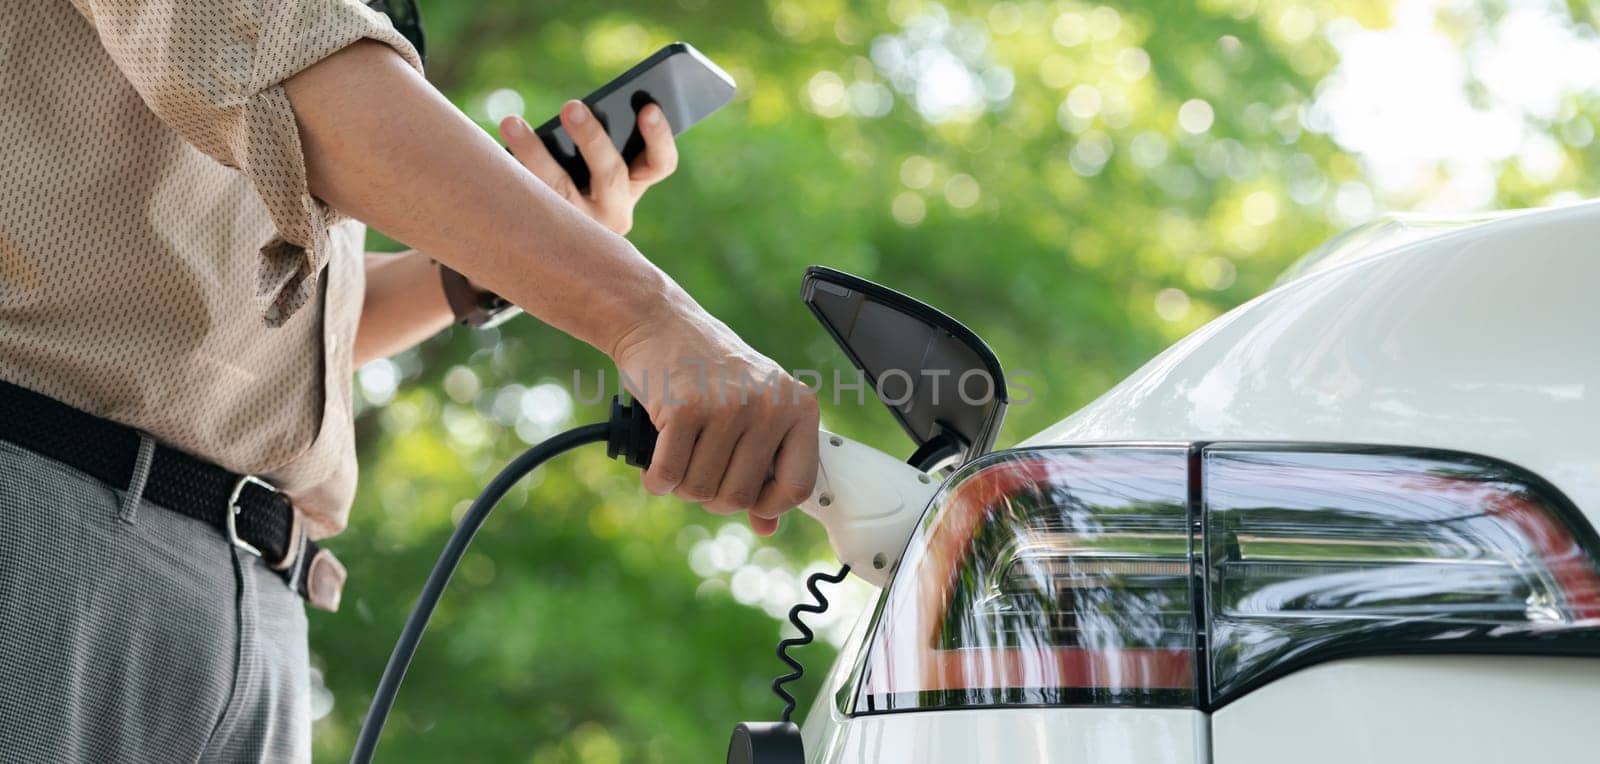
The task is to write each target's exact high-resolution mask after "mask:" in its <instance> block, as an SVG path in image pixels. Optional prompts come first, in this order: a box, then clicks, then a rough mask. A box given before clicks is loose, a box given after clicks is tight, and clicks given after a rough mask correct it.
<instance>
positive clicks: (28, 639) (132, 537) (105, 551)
mask: <svg viewBox="0 0 1600 764" xmlns="http://www.w3.org/2000/svg"><path fill="white" fill-rule="evenodd" d="M0 426H4V425H3V423H0ZM148 462H149V460H148V458H143V459H140V466H141V468H142V469H143V470H148ZM143 483H144V479H143V475H139V474H136V475H135V479H134V481H133V484H134V485H133V487H132V489H131V490H130V491H128V492H123V491H117V490H113V489H111V488H109V487H107V486H106V485H104V484H103V483H100V482H99V481H97V480H95V479H93V478H91V477H88V476H87V475H84V474H83V473H81V472H78V471H76V470H74V469H72V468H70V467H67V466H65V465H62V464H60V463H58V462H56V461H53V460H50V459H46V458H44V457H42V456H39V455H37V454H34V453H32V452H29V451H25V450H23V449H21V448H17V447H15V446H13V445H11V444H9V443H5V442H3V441H0V762H29V763H30V764H31V763H32V762H124V761H126V762H195V761H203V762H212V761H217V762H238V761H252V762H253V761H270V762H299V761H309V760H310V758H311V732H310V726H311V721H310V714H309V708H310V695H309V688H308V665H307V656H306V617H305V610H304V607H303V605H302V604H301V601H300V598H299V597H298V596H296V595H295V594H294V593H293V592H291V591H289V588H288V586H287V585H286V584H285V583H284V581H283V579H282V578H280V577H279V576H278V575H277V574H276V573H274V572H272V571H271V570H269V569H268V568H267V567H266V566H265V565H264V564H263V563H262V562H261V561H260V560H259V559H257V558H255V557H254V556H252V555H250V554H249V553H248V552H243V551H240V550H236V549H234V548H233V547H232V546H231V545H230V544H228V542H227V539H226V538H225V537H224V536H223V535H222V533H221V532H220V531H219V530H217V529H214V528H212V527H210V526H208V525H206V524H204V523H202V522H199V521H197V520H193V519H190V518H188V517H185V516H183V515H180V514H178V513H176V512H172V511H169V510H166V509H163V508H161V507H158V506H155V505H153V504H150V503H148V502H146V501H144V500H143V499H142V497H140V496H139V495H137V494H138V493H139V492H141V491H142V485H143Z"/></svg>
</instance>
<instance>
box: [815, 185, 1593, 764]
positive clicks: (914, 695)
mask: <svg viewBox="0 0 1600 764" xmlns="http://www.w3.org/2000/svg"><path fill="white" fill-rule="evenodd" d="M845 291H847V290H843V289H841V288H839V287H838V286H837V285H834V286H831V287H829V286H824V287H823V292H824V293H827V294H835V295H837V294H840V293H843V292H845ZM809 295H810V290H808V301H809ZM823 296H826V294H824V295H823ZM811 302H812V307H813V309H814V310H817V311H818V315H819V317H822V318H823V320H824V323H825V324H828V325H829V327H830V329H831V330H833V331H834V333H835V336H836V337H837V338H839V339H840V341H841V344H844V345H845V346H846V349H847V350H851V351H852V352H851V355H852V359H853V360H855V361H856V363H857V364H858V365H860V366H862V367H863V368H864V369H866V370H867V371H868V372H869V374H872V373H873V372H874V365H875V363H877V362H876V361H875V360H874V358H873V357H872V356H873V354H874V353H875V352H878V351H882V352H892V351H893V349H894V348H895V347H902V349H903V346H904V345H905V343H898V344H897V343H896V342H889V341H884V340H882V339H881V338H880V339H878V340H873V339H872V338H871V337H867V336H866V335H869V334H871V332H870V331H865V330H864V329H863V327H862V326H861V325H855V326H854V328H853V329H852V328H851V327H850V326H845V327H844V328H841V326H840V325H839V323H838V321H837V320H835V321H833V322H832V323H830V319H829V317H828V316H827V315H825V314H826V313H827V311H826V310H825V309H824V308H819V306H818V304H817V303H816V302H815V301H811ZM824 307H825V306H824ZM857 307H859V306H857ZM883 312H884V313H885V314H892V313H896V312H897V311H895V310H887V311H883ZM899 312H901V313H904V312H905V311H904V310H901V311H899ZM910 314H911V315H912V316H913V318H919V319H925V320H926V321H929V322H934V323H937V322H935V321H934V319H932V318H930V317H929V316H927V315H923V314H919V313H917V312H916V311H911V312H910ZM851 320H856V319H854V318H853V319H851ZM859 320H860V321H861V322H867V318H865V317H862V318H860V319H859ZM883 321H889V319H882V320H878V319H874V323H873V325H881V324H882V323H883ZM891 323H892V321H891ZM957 326H959V325H957ZM947 329H948V327H944V330H947ZM902 330H903V327H902V328H901V329H897V330H895V331H896V332H899V333H898V334H895V333H894V332H890V333H889V334H891V335H893V336H897V337H901V338H903V337H904V331H902ZM940 337H942V338H943V339H944V340H952V339H953V340H956V341H957V342H956V344H958V345H959V344H965V345H967V346H969V347H971V348H973V349H974V350H973V352H975V353H976V354H977V355H978V356H982V355H983V354H984V353H987V348H986V347H983V346H982V344H981V341H977V340H976V338H970V339H971V340H973V341H976V345H973V344H971V343H970V342H966V340H967V339H968V338H965V337H960V336H952V335H948V332H947V334H946V335H940ZM863 338H865V339H863ZM862 342H865V343H866V347H867V349H866V350H863V349H862V347H861V345H860V343H862ZM874 342H876V347H877V351H874V350H873V347H874ZM929 342H930V343H932V341H931V340H930V341H929ZM853 344H854V345H855V347H854V348H853V349H852V345H853ZM933 344H937V343H933ZM933 344H929V345H928V347H933ZM947 344H948V342H947ZM911 345H912V346H914V347H915V348H917V349H918V352H923V350H926V348H923V346H922V345H920V344H917V343H911ZM946 349H948V347H947V348H946ZM926 355H928V354H927V353H924V356H926ZM970 361H971V359H966V361H962V362H960V363H955V366H957V367H960V365H961V363H964V362H970ZM981 361H982V359H981V358H980V361H979V363H980V364H981ZM911 362H912V363H926V361H920V362H919V361H916V360H913V361H911ZM969 365H970V363H969ZM958 370H959V368H958ZM995 371H996V373H997V374H998V368H997V367H996V368H995ZM882 381H884V380H880V382H882ZM880 387H881V385H880ZM880 392H883V391H882V390H880ZM920 394H921V393H920V392H918V395H920ZM906 397H907V398H914V400H911V401H910V402H909V403H908V404H907V405H905V406H901V407H899V408H898V409H897V410H896V414H897V415H898V416H900V417H901V422H902V424H904V425H906V427H907V430H908V432H912V434H913V435H914V437H916V438H917V440H918V442H919V443H922V444H923V445H924V449H923V451H924V453H923V454H922V457H923V458H924V459H925V460H927V463H929V464H931V463H932V461H936V460H937V459H939V458H946V459H947V460H953V461H957V462H964V463H963V464H961V465H960V466H959V467H958V468H957V469H956V471H955V473H954V475H953V476H952V477H951V478H950V479H949V480H948V481H947V482H946V483H945V484H944V486H943V487H942V488H940V489H939V491H938V493H937V495H935V497H934V498H933V500H932V503H931V504H930V505H929V507H928V509H927V511H926V512H925V514H923V516H922V518H921V520H920V522H919V524H918V525H917V528H916V531H915V532H914V534H913V535H912V538H911V541H910V544H909V545H908V546H907V547H906V549H905V551H904V553H903V555H902V556H901V558H900V561H899V563H898V567H893V566H891V568H892V571H893V572H892V575H889V574H888V571H887V570H886V571H885V575H886V577H887V578H888V581H889V583H888V585H887V586H886V587H885V588H884V589H883V591H882V593H881V595H880V597H879V600H878V602H877V605H876V607H875V608H874V609H872V611H871V612H870V613H869V614H868V615H867V616H866V617H865V618H864V619H863V622H862V623H861V624H860V626H858V627H857V629H856V630H855V633H854V634H853V636H852V637H851V638H850V639H849V640H848V642H847V643H846V645H845V647H844V649H843V651H842V653H841V655H840V656H839V659H838V661H837V663H836V665H835V666H834V667H833V668H832V670H831V671H830V673H829V675H828V677H827V679H826V680H825V684H824V687H823V690H822V692H821V694H820V695H819V696H818V697H817V698H816V699H815V700H814V701H812V703H811V704H810V706H809V709H808V716H807V718H806V721H805V723H804V725H803V735H804V739H805V747H806V759H807V760H808V761H809V762H811V763H812V764H913V763H915V764H942V763H945V762H950V763H954V762H1063V763H1070V764H1078V763H1080V762H1081V763H1082V764H1111V763H1113V762H1138V763H1140V764H1156V763H1170V764H1188V763H1190V762H1213V763H1214V764H1269V763H1270V764H1276V763H1278V762H1290V761H1293V762H1297V764H1355V763H1366V764H1388V763H1389V762H1394V763H1395V764H1399V763H1401V762H1405V763H1406V764H1412V763H1414V762H1450V763H1451V764H1472V763H1475V762H1482V763H1485V764H1487V763H1488V762H1544V761H1549V762H1576V761H1600V748H1597V746H1596V743H1595V725H1596V724H1597V723H1600V562H1597V561H1600V538H1597V536H1596V533H1595V530H1594V528H1595V526H1596V525H1600V204H1583V205H1578V206H1571V207H1565V208H1558V209H1542V210H1533V211H1526V212H1519V213H1513V214H1506V215H1500V216H1495V217H1491V218H1483V219H1479V220H1473V221H1456V222H1452V223H1447V224H1446V223H1424V222H1406V221H1400V220H1391V221H1387V222H1383V223H1380V224H1376V225H1374V226H1368V227H1366V228H1362V229H1357V230H1356V231H1355V232H1352V233H1351V234H1349V235H1346V236H1344V237H1341V238H1340V239H1338V240H1335V241H1334V242H1330V244H1329V245H1328V246H1326V247H1324V248H1323V249H1322V250H1319V251H1318V252H1317V253H1313V255H1311V256H1309V257H1308V258H1307V259H1306V260H1305V261H1303V262H1302V263H1301V264H1300V265H1297V266H1296V268H1295V269H1294V270H1292V271H1291V272H1290V274H1289V275H1288V276H1286V278H1285V280H1284V281H1282V282H1280V283H1279V284H1278V286H1276V287H1275V288H1274V289H1272V290H1271V291H1269V292H1267V293H1266V294H1264V295H1262V296H1260V297H1258V298H1257V299H1255V300H1253V301H1251V302H1249V303H1247V304H1245V305H1242V306H1240V307H1239V308H1237V309H1235V310H1233V311H1232V312H1230V313H1228V314H1227V315H1224V316H1222V317H1220V318H1218V319H1217V320H1215V321H1213V322H1211V323H1210V324H1209V325H1207V326H1205V327H1204V328H1202V329H1200V330H1199V331H1197V332H1195V333H1194V334H1193V335H1191V336H1189V337H1188V338H1186V339H1184V340H1183V341H1181V342H1179V343H1177V344H1176V345H1174V346H1173V347H1171V348H1170V349H1168V350H1167V351H1166V352H1164V353H1162V354H1161V355H1160V356H1158V357H1156V358H1155V359H1154V360H1152V361H1150V362H1149V363H1148V364H1146V365H1145V366H1144V368H1142V369H1140V370H1139V371H1138V372H1136V373H1135V374H1134V375H1133V376H1131V377H1130V378H1128V379H1127V380H1126V381H1124V382H1123V383H1121V384H1120V385H1118V386H1116V387H1115V388H1113V389H1112V390H1111V391H1109V392H1107V393H1106V394H1105V395H1103V396H1101V398H1100V399H1099V400H1097V401H1095V402H1094V403H1092V404H1091V405H1089V406H1088V407H1086V408H1084V409H1083V410H1081V411H1079V412H1077V413H1076V414H1073V415H1072V416H1069V417H1067V418H1066V419H1064V420H1062V421H1061V422H1060V423H1058V424H1056V425H1055V426H1052V427H1050V428H1049V429H1047V430H1045V431H1044V432H1041V433H1039V434H1037V435H1035V436H1033V437H1032V438H1029V439H1028V440H1027V441H1026V442H1024V443H1023V444H1021V445H1019V446H1017V447H1015V448H1009V449H1005V450H1002V451H996V452H992V453H983V452H985V451H987V449H988V445H989V442H992V439H993V435H994V432H995V431H996V430H997V428H998V424H999V422H998V419H999V418H1000V416H1001V414H1000V413H997V412H996V411H994V410H993V409H994V408H996V407H994V406H991V407H988V408H985V407H983V406H972V407H968V409H965V410H957V409H954V408H943V409H941V408H939V407H937V406H935V407H932V408H931V409H930V407H928V406H922V407H921V408H920V409H919V408H918V407H919V406H920V405H921V403H922V401H921V399H920V398H917V396H913V395H909V394H908V395H907V396H906ZM1000 399H1001V400H1000V405H999V406H998V407H997V408H999V409H1000V410H1001V412H1003V408H1004V387H1003V382H1002V384H1001V386H1000ZM930 411H931V413H930ZM952 412H954V413H952ZM919 417H920V418H919ZM963 417H965V419H962V418H963ZM957 420H962V421H957ZM941 431H942V432H943V433H944V436H943V437H944V438H945V441H946V442H945V443H944V444H943V445H942V446H941V445H940V443H939V442H938V441H939V438H940V437H941V436H940V432H941ZM952 433H953V434H952ZM986 438H987V439H988V441H989V442H985V439H986Z"/></svg>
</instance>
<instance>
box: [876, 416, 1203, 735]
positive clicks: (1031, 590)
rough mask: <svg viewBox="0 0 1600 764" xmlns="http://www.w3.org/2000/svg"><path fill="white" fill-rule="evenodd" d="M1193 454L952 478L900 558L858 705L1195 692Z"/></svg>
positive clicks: (1058, 453) (1000, 461)
mask: <svg viewBox="0 0 1600 764" xmlns="http://www.w3.org/2000/svg"><path fill="white" fill-rule="evenodd" d="M1185 464H1186V457H1185V452H1184V450H1183V449H1181V448H1131V447H1130V448H1096V449H1053V450H1048V451H1037V452H1021V453H1014V454H1009V455H1002V456H998V457H994V458H991V459H989V460H987V461H985V462H984V463H982V464H979V465H975V466H974V467H972V468H969V469H968V470H967V471H966V472H965V473H964V474H963V475H960V476H958V477H957V478H955V479H953V480H951V481H950V483H949V484H948V485H947V488H946V489H945V490H944V492H943V493H942V494H941V496H940V497H938V498H935V500H934V506H935V507H936V508H937V509H936V510H935V511H932V512H930V513H929V515H928V516H927V517H925V518H924V520H923V524H922V526H921V527H920V529H919V531H918V533H917V534H916V536H915V538H913V540H912V542H911V545H910V546H909V547H908V548H907V551H906V556H905V557H904V559H902V560H901V563H900V569H899V571H898V572H897V574H896V578H895V581H894V583H893V585H892V586H891V588H890V590H889V593H888V595H887V599H886V601H885V603H884V608H883V611H882V612H881V615H880V619H879V633H878V635H877V638H876V639H875V640H874V642H873V646H872V648H871V650H870V651H869V654H868V655H867V658H866V664H865V666H864V668H863V671H864V673H863V675H862V690H861V695H860V701H859V703H858V704H857V710H858V711H883V710H894V709H909V708H923V707H949V706H973V705H997V704H1062V703H1096V704H1126V703H1150V704H1157V705H1187V704H1190V703H1192V702H1193V701H1194V686H1195V685H1194V681H1195V662H1194V661H1195V659H1194V633H1195V631H1194V608H1193V605H1192V601H1191V598H1190V589H1191V579H1190V573H1189V533H1188V527H1187V506H1186V504H1187V502H1186V489H1185V486H1186V481H1185V474H1186V468H1185Z"/></svg>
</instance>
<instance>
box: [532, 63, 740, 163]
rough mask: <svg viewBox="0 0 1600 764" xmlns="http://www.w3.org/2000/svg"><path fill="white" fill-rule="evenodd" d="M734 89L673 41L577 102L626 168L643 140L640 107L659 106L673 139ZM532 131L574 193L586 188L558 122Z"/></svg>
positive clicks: (579, 158) (577, 156)
mask: <svg viewBox="0 0 1600 764" xmlns="http://www.w3.org/2000/svg"><path fill="white" fill-rule="evenodd" d="M734 89H735V86H734V83H733V78H732V77H730V76H728V73H727V72H725V71H723V70H722V67H720V66H717V65H716V64H714V63H712V62H711V59H709V58H706V57H705V55H704V54H702V53H701V52H700V51H698V50H695V48H694V46H693V45H690V44H689V43H686V42H675V43H672V44H670V45H668V46H666V47H664V48H662V49H661V50H658V51H656V52H655V53H654V54H652V55H651V56H650V57H649V58H647V59H645V60H643V61H640V62H639V63H638V64H636V65H635V66H634V67H633V68H632V69H629V70H628V71H626V72H623V73H622V76H620V77H617V78H616V79H614V80H612V81H610V82H608V83H606V84H605V85H603V86H601V87H600V89H599V90H596V91H594V92H593V93H590V94H589V95H588V96H586V97H585V98H584V99H583V102H584V103H585V104H588V106H589V110H590V111H592V112H594V114H595V116H596V117H597V118H599V120H600V124H601V125H604V126H605V128H606V132H607V133H608V134H610V136H611V143H612V144H613V145H615V146H616V147H617V151H619V152H620V153H621V154H622V161H624V162H627V163H629V164H632V163H633V160H634V158H635V157H637V156H639V154H640V152H642V151H644V136H642V135H640V133H639V123H638V118H639V110H640V109H643V108H644V107H645V106H646V105H648V104H652V103H653V104H656V105H657V106H660V107H661V113H663V114H665V115H666V117H667V124H669V125H671V126H672V134H673V135H678V134H679V133H682V132H683V131H685V130H688V129H689V127H690V126H691V125H693V124H694V123H696V122H699V121H700V120H702V119H705V118H706V116H707V115H709V114H710V113H711V112H714V111H716V110H717V109H720V108H722V107H723V106H725V105H727V103H728V102H729V101H732V100H733V93H734ZM533 132H534V133H535V134H537V135H538V136H539V138H540V139H541V140H543V141H544V145H545V148H547V149H549V150H550V155H551V156H554V157H555V158H556V161H557V162H559V163H560V164H561V167H562V168H563V169H565V170H566V171H567V174H568V175H571V176H572V181H573V183H574V184H576V185H577V187H578V189H579V190H588V188H589V166H588V165H587V164H585V163H584V161H583V155H581V154H579V153H578V148H577V147H576V146H574V145H573V144H572V138H571V137H569V136H568V135H567V131H566V130H565V129H564V128H562V127H561V118H560V117H559V116H556V117H551V118H550V121H548V122H545V123H544V124H542V125H540V126H538V127H537V128H535V129H534V131H533Z"/></svg>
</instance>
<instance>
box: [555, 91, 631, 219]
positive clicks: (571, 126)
mask: <svg viewBox="0 0 1600 764" xmlns="http://www.w3.org/2000/svg"><path fill="white" fill-rule="evenodd" d="M561 126H562V127H564V128H566V130H567V135H569V136H571V137H572V142H573V144H574V145H576V146H577V147H578V151H579V153H581V154H583V161H584V162H585V163H587V164H588V165H589V195H590V196H593V197H595V198H603V197H610V196H617V195H626V194H627V192H628V188H627V181H628V168H627V167H626V166H625V165H623V163H622V154H620V153H618V152H617V147H616V146H614V145H612V143H611V136H610V135H607V134H606V129H605V127H603V126H601V124H600V120H598V119H595V116H594V113H593V112H591V111H589V107H588V106H585V105H584V104H583V102H582V101H568V102H566V104H564V105H562V107H561Z"/></svg>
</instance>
